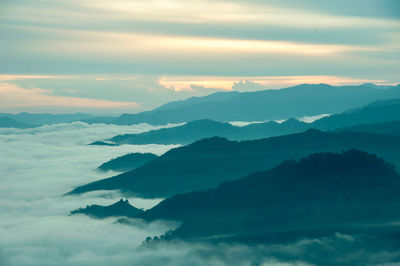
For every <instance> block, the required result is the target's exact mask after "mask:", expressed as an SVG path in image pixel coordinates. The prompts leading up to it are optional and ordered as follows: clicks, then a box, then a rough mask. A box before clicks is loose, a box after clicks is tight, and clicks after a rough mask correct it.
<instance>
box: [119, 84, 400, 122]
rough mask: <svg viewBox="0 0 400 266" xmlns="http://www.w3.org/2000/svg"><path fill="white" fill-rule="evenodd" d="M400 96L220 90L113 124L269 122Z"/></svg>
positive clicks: (385, 89) (396, 89)
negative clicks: (198, 121) (199, 121)
mask: <svg viewBox="0 0 400 266" xmlns="http://www.w3.org/2000/svg"><path fill="white" fill-rule="evenodd" d="M392 98H400V85H397V86H377V85H374V84H371V83H366V84H362V85H359V86H331V85H328V84H302V85H298V86H294V87H289V88H284V89H280V90H263V91H255V92H236V91H233V92H218V93H214V94H211V95H208V96H205V97H192V98H189V99H186V100H183V101H176V102H170V103H167V104H165V105H162V106H160V107H158V108H155V109H154V110H151V111H146V112H141V113H137V114H123V115H121V116H120V117H118V118H116V119H115V120H113V121H112V123H114V124H119V125H131V124H138V123H148V124H155V125H161V124H167V123H182V122H187V121H194V120H200V119H212V120H216V121H222V122H229V121H266V120H281V119H287V118H289V117H303V116H313V115H320V114H336V113H340V112H344V111H346V110H349V109H352V108H356V107H358V106H362V105H365V104H368V103H370V102H372V101H376V100H386V99H392Z"/></svg>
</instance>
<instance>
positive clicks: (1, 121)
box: [0, 116, 37, 128]
mask: <svg viewBox="0 0 400 266" xmlns="http://www.w3.org/2000/svg"><path fill="white" fill-rule="evenodd" d="M34 127H37V126H36V125H32V124H25V123H21V122H18V121H16V120H14V119H12V118H9V117H6V116H0V128H34Z"/></svg>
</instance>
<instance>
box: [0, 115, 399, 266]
mask: <svg viewBox="0 0 400 266" xmlns="http://www.w3.org/2000/svg"><path fill="white" fill-rule="evenodd" d="M154 128H156V127H153V126H149V125H145V124H141V125H135V126H115V125H101V124H97V125H88V124H85V123H81V122H76V123H70V124H58V125H51V126H43V127H40V128H35V129H26V130H20V129H0V147H1V151H0V265H1V266H24V265H41V266H44V265H107V266H109V265H114V266H119V265H265V266H268V265H312V263H307V262H306V261H307V260H306V259H304V258H307V256H305V255H304V254H309V255H310V254H312V251H311V249H314V250H323V251H324V250H328V251H329V250H332V248H333V247H334V246H335V245H341V246H343V245H344V244H346V243H347V244H349V245H352V243H355V242H356V240H354V238H353V237H352V236H346V235H341V234H337V235H335V236H333V237H332V239H322V240H321V239H318V240H302V241H300V242H297V243H293V244H290V245H283V246H271V245H270V246H253V247H247V246H243V245H224V244H213V245H211V244H194V243H192V244H188V243H181V242H170V243H159V244H155V245H143V244H142V243H143V240H145V239H146V237H147V236H158V235H161V234H163V233H164V232H166V231H167V230H169V229H174V228H175V227H176V226H178V224H177V223H172V222H168V223H167V222H162V221H158V222H153V223H150V224H147V223H144V222H142V221H139V220H136V221H135V222H134V223H132V224H134V225H125V224H119V223H115V220H116V218H110V219H104V220H96V219H91V218H89V217H87V216H84V215H74V216H69V212H70V211H71V210H73V209H76V208H79V207H84V206H86V205H89V204H101V205H108V204H111V203H114V202H115V201H117V200H118V199H119V198H120V197H121V195H120V194H119V193H118V192H116V191H98V192H91V193H86V194H83V195H80V196H67V197H63V196H62V195H63V194H64V193H66V192H68V191H70V190H71V189H72V188H73V187H75V186H77V185H81V184H85V183H88V182H91V181H94V180H98V179H101V178H105V177H109V176H111V175H112V174H113V173H102V172H99V171H96V170H95V168H96V167H97V166H99V165H100V164H101V163H103V162H105V161H107V160H109V159H111V158H114V157H117V156H121V155H124V154H126V153H129V152H152V153H155V154H158V155H161V154H162V153H164V152H166V151H167V150H169V149H171V148H173V147H174V146H173V145H169V146H168V145H122V146H90V145H87V144H88V143H90V142H92V141H95V140H98V139H104V138H109V137H112V136H114V135H116V134H125V133H139V132H143V131H146V130H150V129H154ZM160 200H162V199H138V198H129V201H130V203H131V204H132V205H134V206H136V207H139V208H145V209H147V208H150V207H152V206H154V205H155V204H157V203H158V202H159V201H160ZM318 252H320V251H318ZM282 254H284V256H282ZM361 255H363V256H366V254H361ZM374 255H375V256H376V257H377V258H379V259H377V260H376V261H377V262H382V259H381V258H382V257H384V258H387V257H389V258H393V256H398V255H399V254H398V253H390V252H387V253H385V254H374ZM337 257H338V258H341V256H337ZM285 261H290V262H285ZM383 261H385V260H383Z"/></svg>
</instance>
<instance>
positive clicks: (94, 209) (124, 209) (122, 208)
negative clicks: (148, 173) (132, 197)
mask: <svg viewBox="0 0 400 266" xmlns="http://www.w3.org/2000/svg"><path fill="white" fill-rule="evenodd" d="M142 212H143V210H141V209H138V208H135V207H133V206H132V205H130V204H129V202H128V200H123V199H121V200H120V201H118V202H116V203H114V204H112V205H109V206H100V205H90V206H86V208H80V209H77V210H74V211H71V215H74V214H85V215H88V216H91V217H94V218H98V219H104V218H107V217H112V216H126V217H135V216H137V215H139V214H140V213H142Z"/></svg>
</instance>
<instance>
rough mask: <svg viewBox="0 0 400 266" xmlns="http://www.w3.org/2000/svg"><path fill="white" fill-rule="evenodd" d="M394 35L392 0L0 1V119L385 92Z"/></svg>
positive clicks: (393, 69)
mask: <svg viewBox="0 0 400 266" xmlns="http://www.w3.org/2000/svg"><path fill="white" fill-rule="evenodd" d="M399 33H400V1H397V0H336V1H328V0H304V1H296V0H283V1H282V0H269V1H267V0H264V1H261V0H247V1H239V0H236V1H235V0H213V1H211V0H193V1H184V0H162V1H161V0H149V1H139V0H114V1H105V0H87V1H76V0H58V1H54V0H35V1H32V0H0V36H1V37H0V112H13V113H16V112H21V111H28V112H54V113H61V112H67V113H71V112H87V113H101V114H119V113H122V112H129V113H135V112H140V111H143V110H149V109H152V108H154V107H156V106H159V105H161V104H163V103H166V102H168V101H172V100H179V99H184V98H187V97H191V96H203V95H207V94H210V93H213V92H217V91H230V90H238V91H254V90H261V89H278V88H283V87H287V86H292V85H297V84H301V83H329V84H333V85H342V84H361V83H364V82H373V83H376V84H397V83H398V82H399V78H398V77H399V69H400V34H399Z"/></svg>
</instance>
